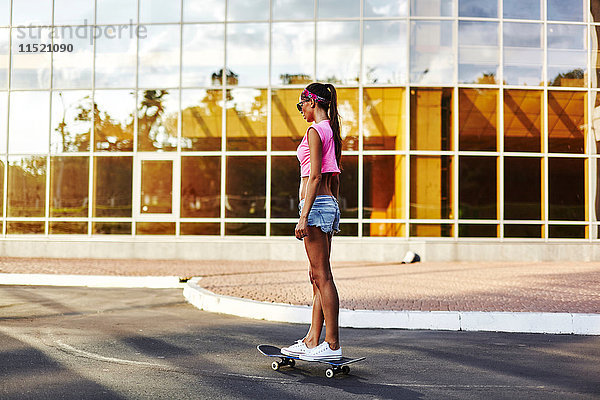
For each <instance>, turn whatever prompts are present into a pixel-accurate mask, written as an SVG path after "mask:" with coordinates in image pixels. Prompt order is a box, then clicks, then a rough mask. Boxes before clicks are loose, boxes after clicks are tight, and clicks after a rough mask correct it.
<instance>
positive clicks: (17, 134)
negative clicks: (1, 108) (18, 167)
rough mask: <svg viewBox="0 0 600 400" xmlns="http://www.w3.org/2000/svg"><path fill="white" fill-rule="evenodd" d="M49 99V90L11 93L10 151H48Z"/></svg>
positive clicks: (16, 152)
mask: <svg viewBox="0 0 600 400" xmlns="http://www.w3.org/2000/svg"><path fill="white" fill-rule="evenodd" d="M49 100H50V93H49V92H12V93H11V95H10V108H9V110H10V113H9V118H10V122H9V132H8V138H9V142H8V151H10V152H11V153H13V154H18V153H47V152H48V145H49V143H48V142H49V135H48V130H49V123H50V101H49ZM32 113H33V114H32Z"/></svg>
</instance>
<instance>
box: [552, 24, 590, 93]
mask: <svg viewBox="0 0 600 400" xmlns="http://www.w3.org/2000/svg"><path fill="white" fill-rule="evenodd" d="M586 77H587V41H586V27H585V26H581V25H558V24H549V25H548V85H550V86H574V87H583V86H585V85H586Z"/></svg>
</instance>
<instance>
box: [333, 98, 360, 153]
mask: <svg viewBox="0 0 600 400" xmlns="http://www.w3.org/2000/svg"><path fill="white" fill-rule="evenodd" d="M336 91H337V98H338V112H339V114H340V117H341V119H342V121H341V123H342V142H343V147H342V148H343V149H344V150H358V89H346V88H341V89H336Z"/></svg>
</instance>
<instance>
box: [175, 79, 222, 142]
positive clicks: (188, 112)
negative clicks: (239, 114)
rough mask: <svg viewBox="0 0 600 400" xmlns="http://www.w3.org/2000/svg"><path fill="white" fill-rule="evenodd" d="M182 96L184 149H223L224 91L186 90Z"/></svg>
mask: <svg viewBox="0 0 600 400" xmlns="http://www.w3.org/2000/svg"><path fill="white" fill-rule="evenodd" d="M181 97H182V98H181V102H182V107H181V108H182V109H181V136H182V140H181V148H182V150H190V151H219V150H221V130H222V123H221V122H222V120H223V113H222V110H223V108H222V104H223V101H222V100H223V91H222V90H220V89H208V90H184V91H183V93H182V95H181Z"/></svg>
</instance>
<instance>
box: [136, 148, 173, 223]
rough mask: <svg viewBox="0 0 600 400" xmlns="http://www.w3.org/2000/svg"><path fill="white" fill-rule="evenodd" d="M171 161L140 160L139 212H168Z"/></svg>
mask: <svg viewBox="0 0 600 400" xmlns="http://www.w3.org/2000/svg"><path fill="white" fill-rule="evenodd" d="M172 194H173V161H170V160H144V161H142V187H141V198H140V212H141V213H142V214H158V213H160V214H169V213H171V212H172V205H173V204H172V199H173V196H172Z"/></svg>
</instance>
